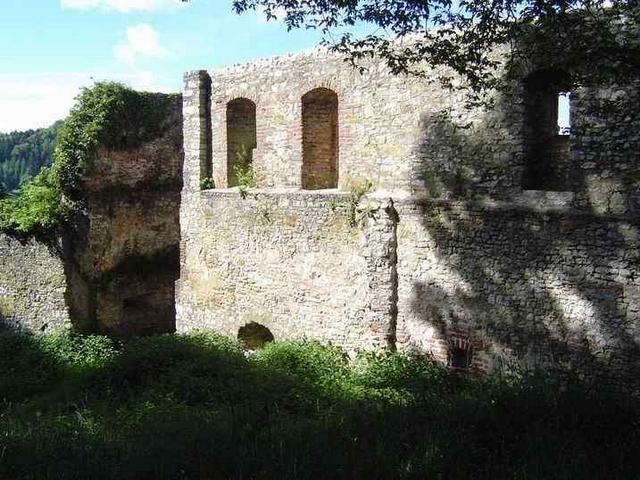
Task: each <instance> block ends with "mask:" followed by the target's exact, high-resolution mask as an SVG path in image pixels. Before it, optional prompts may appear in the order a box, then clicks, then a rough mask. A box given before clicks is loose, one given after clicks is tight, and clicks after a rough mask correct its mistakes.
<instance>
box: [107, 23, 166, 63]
mask: <svg viewBox="0 0 640 480" xmlns="http://www.w3.org/2000/svg"><path fill="white" fill-rule="evenodd" d="M114 54H115V56H116V58H117V59H118V60H120V61H121V62H123V63H125V64H127V65H129V66H130V67H132V68H133V67H135V64H136V60H137V59H138V57H151V58H163V57H166V56H168V55H169V51H168V50H167V49H166V48H164V47H163V46H161V45H160V42H159V40H158V34H157V32H156V31H155V30H154V28H153V27H152V26H151V25H147V24H146V23H143V24H140V25H135V26H133V27H129V28H127V36H126V40H125V41H124V43H120V44H118V45H116V46H115V47H114Z"/></svg>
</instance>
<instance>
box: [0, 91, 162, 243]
mask: <svg viewBox="0 0 640 480" xmlns="http://www.w3.org/2000/svg"><path fill="white" fill-rule="evenodd" d="M172 101H173V98H172V96H168V95H161V94H155V93H147V92H137V91H135V90H132V89H130V88H128V87H126V86H124V85H122V84H119V83H115V82H101V83H97V84H96V85H94V86H93V87H91V88H85V89H83V90H82V92H81V93H80V95H79V96H78V98H77V99H76V104H75V106H74V107H73V108H72V109H71V112H70V114H69V116H68V117H67V119H66V120H65V122H64V125H63V126H62V128H61V129H60V131H59V132H58V135H57V137H56V148H55V151H54V155H53V156H54V158H53V165H52V167H51V168H50V169H44V170H42V171H41V172H40V174H38V175H37V176H36V177H35V178H34V179H33V180H32V181H31V182H29V183H27V184H25V185H24V186H23V187H22V188H21V190H20V193H19V194H18V195H17V196H16V197H9V198H5V199H2V200H0V231H5V232H17V233H23V234H35V233H50V232H52V231H55V230H56V229H57V228H58V227H59V226H60V224H61V223H63V222H64V221H65V220H66V219H67V218H68V217H69V215H70V214H71V213H72V212H73V211H75V210H77V209H78V208H80V206H81V204H82V199H83V196H84V195H83V178H84V176H85V175H86V174H88V173H90V172H91V167H92V166H93V164H94V162H95V160H96V158H97V155H98V149H99V147H104V148H108V149H114V150H126V149H131V148H136V147H138V146H140V144H142V143H143V142H146V141H149V140H152V139H153V138H156V137H158V136H159V135H160V134H162V132H163V130H164V128H165V120H166V119H167V117H168V110H169V107H170V105H171V102H172Z"/></svg>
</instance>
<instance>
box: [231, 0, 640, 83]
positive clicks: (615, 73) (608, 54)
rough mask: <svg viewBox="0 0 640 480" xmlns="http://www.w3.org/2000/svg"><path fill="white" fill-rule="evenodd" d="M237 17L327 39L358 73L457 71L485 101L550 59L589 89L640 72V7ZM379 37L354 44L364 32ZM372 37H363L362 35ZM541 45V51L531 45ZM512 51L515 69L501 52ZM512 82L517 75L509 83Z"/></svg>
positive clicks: (241, 0)
mask: <svg viewBox="0 0 640 480" xmlns="http://www.w3.org/2000/svg"><path fill="white" fill-rule="evenodd" d="M233 5H234V9H235V11H236V12H237V13H243V12H247V11H251V10H257V11H262V12H264V13H265V14H266V16H267V17H268V18H269V19H278V20H281V21H283V22H284V23H285V25H286V26H287V28H288V29H296V28H312V29H318V30H320V31H321V32H322V33H323V35H324V41H325V43H326V44H328V45H330V47H331V48H332V49H333V50H334V51H337V52H340V53H342V54H344V55H345V56H346V58H347V59H348V60H349V61H350V62H351V63H352V64H354V65H355V66H362V62H361V61H362V59H364V58H367V57H373V56H377V57H380V58H382V59H383V60H384V61H385V62H386V63H387V65H388V66H389V68H390V69H391V71H392V72H394V73H396V74H400V73H406V74H413V75H420V76H425V75H427V74H428V72H429V70H428V69H429V68H433V67H447V68H446V70H447V71H448V72H449V73H444V74H442V73H441V74H440V75H439V76H438V78H439V79H440V80H441V81H442V82H444V83H445V84H447V85H451V79H452V74H457V75H460V76H461V77H462V78H464V79H465V80H466V81H467V85H468V86H470V87H471V89H472V92H475V93H476V94H479V93H480V92H483V91H486V90H487V89H488V88H494V87H496V86H499V83H500V79H501V78H505V77H504V76H503V75H502V72H503V70H502V68H503V67H505V66H506V70H507V71H506V73H507V74H514V73H517V71H518V69H519V68H521V66H520V65H521V62H522V61H525V62H529V61H531V60H532V59H537V58H540V57H546V58H542V59H541V61H543V62H544V63H546V64H547V65H548V64H552V65H553V64H557V65H561V66H563V67H564V68H566V69H568V70H571V71H572V73H573V78H572V81H573V82H574V83H575V84H583V83H586V82H589V81H602V78H603V77H604V78H607V79H611V78H613V81H618V79H619V78H618V77H620V76H624V77H625V78H629V76H630V75H631V76H632V75H637V73H638V71H639V70H640V68H639V65H640V50H639V48H638V27H637V26H638V24H639V23H640V22H639V20H640V12H639V10H640V8H639V7H638V1H637V0H495V1H491V2H487V1H485V0H461V1H452V0H234V2H233ZM367 26H370V27H371V30H372V31H373V32H372V33H370V34H368V35H364V36H357V35H355V34H354V30H355V29H354V27H364V28H366V27H367ZM361 29H362V28H359V30H361ZM532 36H533V39H535V42H531V41H530V40H531V39H532ZM499 46H508V47H510V53H509V54H508V55H507V57H506V59H507V62H506V65H505V64H504V63H501V61H500V60H501V59H500V58H499V57H496V56H495V55H494V54H493V52H494V51H495V49H496V48H497V47H499ZM506 78H508V75H507V76H506Z"/></svg>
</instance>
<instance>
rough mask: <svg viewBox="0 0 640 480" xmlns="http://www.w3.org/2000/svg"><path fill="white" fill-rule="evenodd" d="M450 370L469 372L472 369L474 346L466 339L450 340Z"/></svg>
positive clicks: (456, 338)
mask: <svg viewBox="0 0 640 480" xmlns="http://www.w3.org/2000/svg"><path fill="white" fill-rule="evenodd" d="M448 350H449V351H448V365H449V368H451V369H453V370H458V371H467V370H469V369H470V368H471V363H472V360H473V346H472V344H471V342H470V341H469V340H468V339H466V338H459V337H451V338H449V349H448Z"/></svg>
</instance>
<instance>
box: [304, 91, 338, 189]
mask: <svg viewBox="0 0 640 480" xmlns="http://www.w3.org/2000/svg"><path fill="white" fill-rule="evenodd" d="M338 149H339V146H338V95H336V93H335V92H334V91H332V90H329V89H328V88H316V89H314V90H311V91H310V92H307V93H306V94H305V95H304V96H303V97H302V188H303V189H306V190H319V189H324V188H337V187H338Z"/></svg>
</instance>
